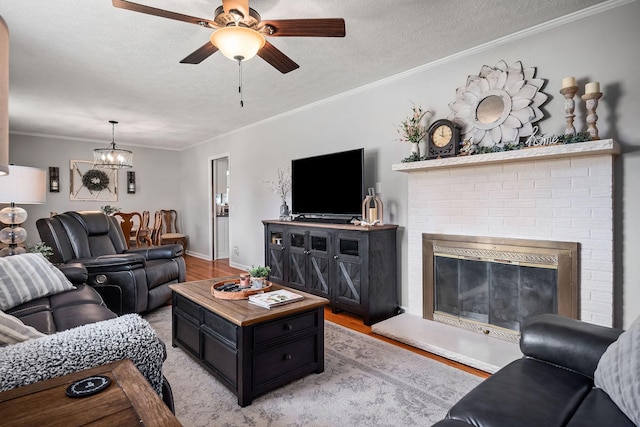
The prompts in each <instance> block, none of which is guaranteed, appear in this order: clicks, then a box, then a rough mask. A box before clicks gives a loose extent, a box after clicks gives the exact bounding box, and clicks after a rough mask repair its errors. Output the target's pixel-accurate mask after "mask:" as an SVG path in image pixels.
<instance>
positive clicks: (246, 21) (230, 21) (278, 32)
mask: <svg viewBox="0 0 640 427" xmlns="http://www.w3.org/2000/svg"><path fill="white" fill-rule="evenodd" d="M112 1H113V6H115V7H117V8H121V9H127V10H132V11H134V12H140V13H146V14H148V15H155V16H160V17H162V18H168V19H175V20H177V21H184V22H188V23H191V24H196V25H200V26H202V27H206V28H210V29H213V30H214V32H213V33H212V34H211V39H210V41H208V42H207V43H205V44H204V45H202V46H201V47H200V48H198V49H196V50H195V51H194V52H192V53H191V54H189V55H188V56H187V57H186V58H184V59H183V60H182V61H180V62H181V63H183V64H199V63H200V62H202V61H204V60H205V59H207V58H208V57H209V56H211V55H213V54H214V53H215V52H217V51H218V50H220V51H221V52H222V54H223V55H225V56H227V57H228V58H230V59H234V60H237V61H238V62H241V61H246V60H247V59H250V57H253V56H254V55H256V54H257V55H258V56H260V57H261V58H262V59H264V60H265V61H267V62H268V63H269V64H271V65H272V66H273V67H275V68H276V69H277V70H279V71H280V72H281V73H283V74H285V73H288V72H290V71H293V70H295V69H296V68H299V67H300V66H299V65H298V64H296V63H295V62H294V61H293V60H292V59H291V58H289V57H288V56H286V55H285V54H284V53H282V52H281V51H280V50H279V49H277V48H276V47H275V46H273V45H272V44H271V43H269V42H268V41H267V40H265V36H266V37H344V36H345V24H344V19H342V18H327V19H275V20H266V21H262V20H261V17H260V14H259V13H258V12H256V11H255V10H254V9H251V8H250V7H249V0H222V6H220V7H218V8H217V9H216V10H215V12H214V15H215V16H214V18H213V19H212V20H211V19H205V18H197V17H194V16H189V15H183V14H181V13H176V12H171V11H168V10H164V9H158V8H155V7H151V6H146V5H142V4H137V3H132V2H130V1H126V0H112ZM239 40H241V42H239ZM240 44H242V45H243V46H242V47H240V46H239V45H240ZM229 45H231V46H229Z"/></svg>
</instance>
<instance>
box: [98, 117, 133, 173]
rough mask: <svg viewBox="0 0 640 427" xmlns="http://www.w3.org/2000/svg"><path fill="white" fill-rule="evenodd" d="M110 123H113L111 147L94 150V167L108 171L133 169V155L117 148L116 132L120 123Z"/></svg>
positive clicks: (112, 121) (113, 121) (110, 121)
mask: <svg viewBox="0 0 640 427" xmlns="http://www.w3.org/2000/svg"><path fill="white" fill-rule="evenodd" d="M109 123H111V145H109V147H108V148H96V149H95V150H93V165H94V166H95V167H99V168H107V169H121V168H130V167H133V153H132V152H131V151H129V150H123V149H121V148H117V147H116V139H115V130H116V124H118V122H116V121H115V120H109Z"/></svg>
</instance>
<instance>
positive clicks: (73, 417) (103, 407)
mask: <svg viewBox="0 0 640 427" xmlns="http://www.w3.org/2000/svg"><path fill="white" fill-rule="evenodd" d="M95 375H104V376H107V377H109V378H110V379H111V384H109V386H108V387H107V388H106V389H105V390H103V391H101V392H99V393H97V394H94V395H93V396H87V397H81V398H72V397H68V396H67V395H66V394H65V391H66V389H67V387H68V386H69V385H70V384H71V383H73V382H75V381H78V380H81V379H83V378H87V377H91V376H95ZM0 414H2V419H0V424H2V425H10V426H65V427H72V426H84V425H89V424H91V425H93V426H116V425H118V426H122V425H146V426H180V425H181V424H180V422H179V421H178V420H177V419H176V417H175V416H174V415H173V414H172V413H171V411H170V410H169V408H168V407H167V406H166V405H165V404H164V402H163V401H162V399H160V397H159V396H158V394H157V393H156V392H155V391H154V390H153V389H152V388H151V386H150V385H149V383H148V382H147V380H146V378H145V377H143V376H142V374H141V373H140V371H139V370H138V368H136V367H135V365H134V364H133V362H131V360H129V359H127V360H121V361H118V362H114V363H109V364H107V365H102V366H98V367H96V368H92V369H87V370H85V371H80V372H76V373H73V374H69V375H65V376H62V377H58V378H53V379H50V380H46V381H40V382H37V383H34V384H30V385H27V386H24V387H18V388H14V389H12V390H8V391H5V392H2V393H0Z"/></svg>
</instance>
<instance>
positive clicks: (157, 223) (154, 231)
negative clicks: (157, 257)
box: [151, 211, 162, 246]
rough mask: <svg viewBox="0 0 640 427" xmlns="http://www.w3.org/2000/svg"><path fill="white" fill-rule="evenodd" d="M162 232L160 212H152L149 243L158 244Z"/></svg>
mask: <svg viewBox="0 0 640 427" xmlns="http://www.w3.org/2000/svg"><path fill="white" fill-rule="evenodd" d="M161 232H162V212H160V211H156V213H155V214H153V227H152V228H151V244H152V245H154V246H158V245H160V233H161Z"/></svg>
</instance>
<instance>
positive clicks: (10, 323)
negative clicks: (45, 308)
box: [0, 311, 45, 346]
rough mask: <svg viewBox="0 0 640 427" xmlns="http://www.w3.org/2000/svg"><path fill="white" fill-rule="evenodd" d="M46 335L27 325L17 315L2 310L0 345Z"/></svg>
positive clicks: (0, 313)
mask: <svg viewBox="0 0 640 427" xmlns="http://www.w3.org/2000/svg"><path fill="white" fill-rule="evenodd" d="M44 336H45V334H43V333H42V332H40V331H38V330H37V329H35V328H33V327H31V326H27V325H25V324H24V323H22V321H21V320H20V319H18V318H17V317H14V316H12V315H10V314H7V313H5V312H4V311H0V346H3V345H7V344H15V343H17V342H22V341H26V340H28V339H31V338H40V337H44Z"/></svg>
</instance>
